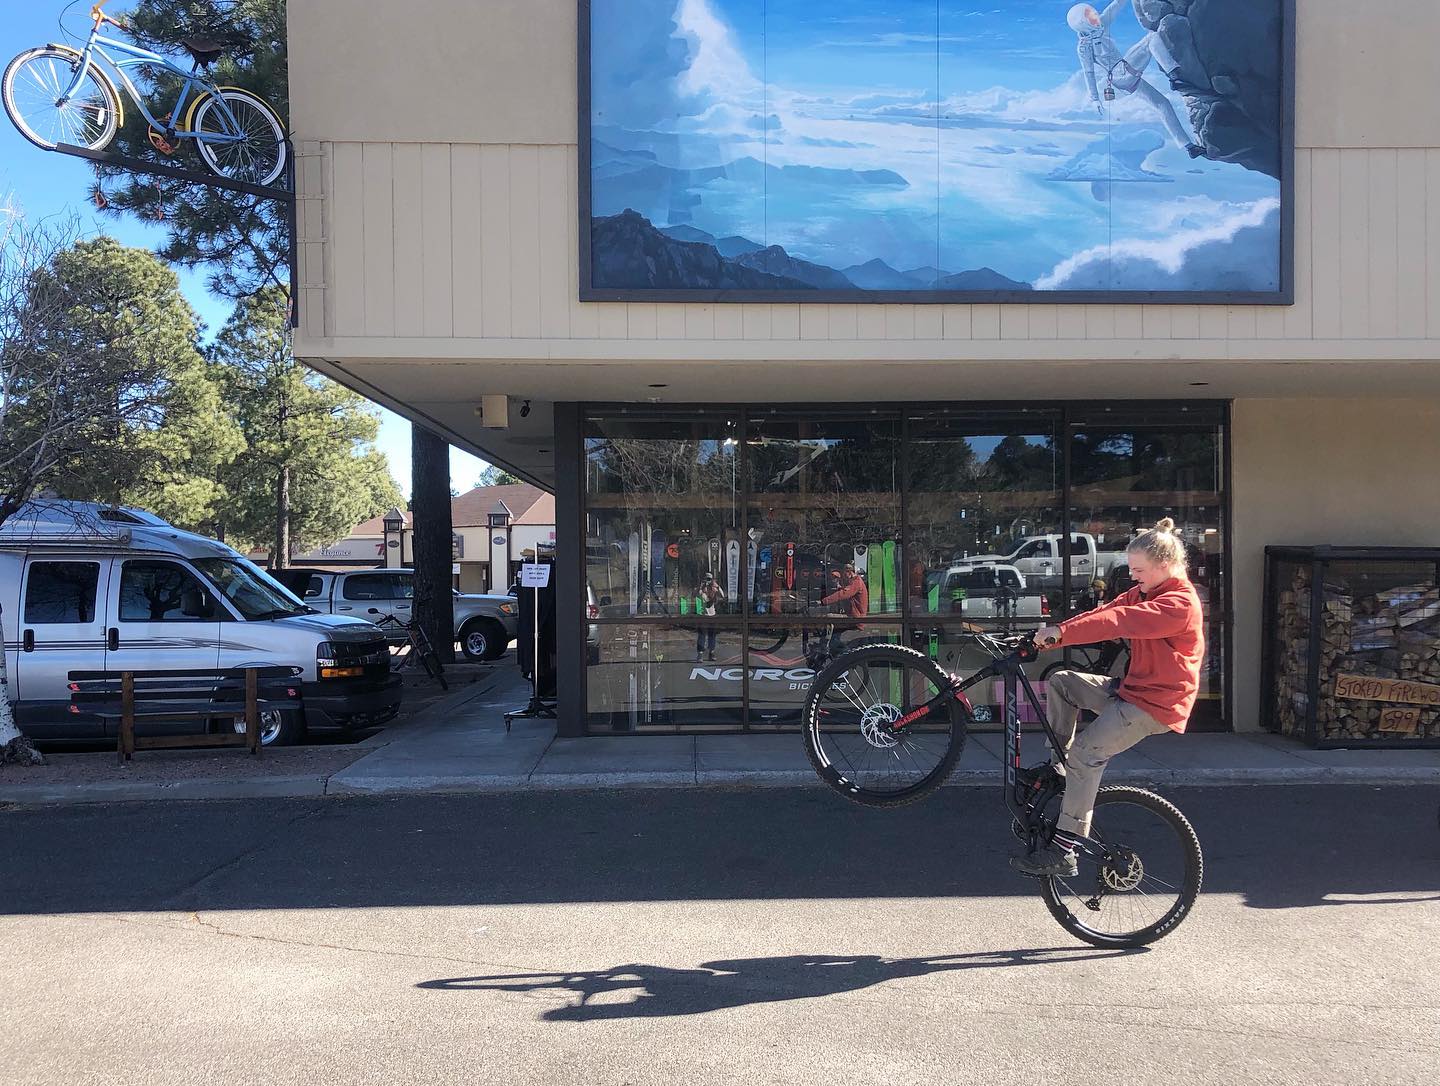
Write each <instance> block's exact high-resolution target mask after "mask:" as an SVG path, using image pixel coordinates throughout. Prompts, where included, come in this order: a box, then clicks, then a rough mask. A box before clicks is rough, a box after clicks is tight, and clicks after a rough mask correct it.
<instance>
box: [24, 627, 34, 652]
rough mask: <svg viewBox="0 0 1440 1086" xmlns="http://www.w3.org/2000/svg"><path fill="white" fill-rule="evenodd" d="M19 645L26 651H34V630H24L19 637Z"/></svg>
mask: <svg viewBox="0 0 1440 1086" xmlns="http://www.w3.org/2000/svg"><path fill="white" fill-rule="evenodd" d="M20 647H21V648H22V649H24V650H25V651H26V652H34V651H35V631H34V630H26V631H25V633H24V634H23V635H22V636H21V638H20Z"/></svg>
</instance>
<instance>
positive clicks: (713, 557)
mask: <svg viewBox="0 0 1440 1086" xmlns="http://www.w3.org/2000/svg"><path fill="white" fill-rule="evenodd" d="M709 571H710V572H711V573H713V574H715V578H716V580H719V578H720V540H718V539H712V540H710V565H709Z"/></svg>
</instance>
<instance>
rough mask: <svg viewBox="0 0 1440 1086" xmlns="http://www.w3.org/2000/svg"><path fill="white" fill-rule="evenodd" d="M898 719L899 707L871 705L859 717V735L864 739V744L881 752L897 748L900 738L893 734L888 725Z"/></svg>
mask: <svg viewBox="0 0 1440 1086" xmlns="http://www.w3.org/2000/svg"><path fill="white" fill-rule="evenodd" d="M899 719H900V707H899V706H897V705H872V706H870V708H868V709H866V710H865V713H864V715H863V716H861V717H860V734H861V735H863V736H864V737H865V742H867V743H869V744H870V745H871V746H872V747H878V748H879V749H881V750H889V749H890V748H891V747H895V746H898V745H899V743H900V737H899V736H898V735H896V734H895V731H894V729H893V728H891V727H890V725H892V724H894V723H895V721H897V720H899Z"/></svg>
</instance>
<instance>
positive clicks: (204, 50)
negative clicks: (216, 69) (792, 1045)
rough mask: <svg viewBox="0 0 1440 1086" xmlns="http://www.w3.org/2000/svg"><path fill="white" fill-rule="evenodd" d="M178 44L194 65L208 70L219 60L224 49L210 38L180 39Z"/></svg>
mask: <svg viewBox="0 0 1440 1086" xmlns="http://www.w3.org/2000/svg"><path fill="white" fill-rule="evenodd" d="M180 44H181V45H183V46H184V47H185V51H186V52H187V53H189V54H190V56H191V57H192V58H193V59H194V61H195V63H196V64H199V65H201V66H203V67H206V68H208V67H209V66H210V65H212V64H214V63H215V62H216V61H217V60H219V59H220V54H222V53H223V52H225V47H224V46H223V45H221V44H220V43H219V42H217V41H214V40H213V39H211V38H201V37H193V38H181V39H180Z"/></svg>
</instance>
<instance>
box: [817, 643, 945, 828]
mask: <svg viewBox="0 0 1440 1086" xmlns="http://www.w3.org/2000/svg"><path fill="white" fill-rule="evenodd" d="M950 681H951V680H950V676H949V675H947V674H946V673H945V671H944V669H942V668H941V667H940V666H939V665H938V664H936V663H935V661H933V660H931V659H930V658H929V657H928V656H926V655H925V654H924V653H920V652H916V651H915V650H914V649H908V648H905V647H903V646H901V645H876V646H873V647H869V648H860V649H854V650H852V651H850V652H847V653H845V654H844V655H842V656H838V657H836V658H835V660H834V661H832V662H831V663H830V665H829V666H828V667H826V668H824V669H823V670H822V671H821V672H820V674H819V675H817V676H816V677H815V681H814V683H812V684H811V687H810V693H809V696H807V697H806V699H805V710H804V716H803V723H804V730H805V753H806V754H807V755H808V756H809V758H810V764H811V765H812V766H813V767H814V768H815V772H816V773H817V774H818V775H819V777H820V779H821V780H822V781H824V782H825V783H826V784H827V785H829V786H830V787H831V788H833V789H835V791H837V792H839V793H840V794H841V795H842V796H844V797H845V798H846V799H850V800H853V801H854V802H856V803H860V804H863V805H864V806H867V807H899V806H901V805H902V804H906V803H912V802H914V801H915V800H917V799H920V798H921V797H922V796H927V795H929V794H930V793H931V792H933V791H935V789H937V788H939V787H940V786H941V785H942V784H944V783H945V780H946V778H947V777H949V776H950V772H951V770H952V769H954V768H955V763H956V762H957V761H958V760H959V758H960V753H961V751H962V750H963V749H964V747H965V728H966V725H967V722H968V721H967V717H966V713H965V709H964V706H963V705H962V704H961V703H960V702H959V701H957V700H956V699H954V698H947V699H945V700H944V701H943V702H942V703H941V705H940V706H939V707H938V708H937V709H936V710H935V711H933V712H932V713H931V714H930V715H929V716H928V717H926V718H925V719H924V720H921V721H917V722H916V723H915V724H912V725H909V726H907V727H905V728H903V729H902V730H900V731H895V730H893V729H892V728H890V727H889V725H891V724H893V722H894V721H896V720H898V719H899V718H900V717H901V716H903V715H904V714H905V713H908V712H910V711H911V710H913V709H917V708H919V707H921V706H923V705H925V704H927V703H929V702H930V701H932V700H934V699H935V698H936V697H937V696H938V695H939V694H940V693H941V691H942V690H945V689H946V688H947V687H948V686H949V685H950Z"/></svg>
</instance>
